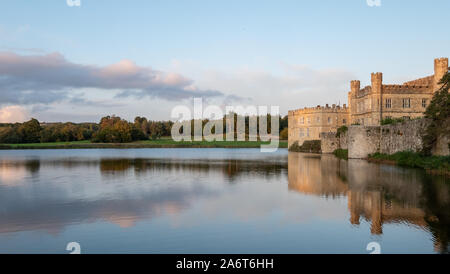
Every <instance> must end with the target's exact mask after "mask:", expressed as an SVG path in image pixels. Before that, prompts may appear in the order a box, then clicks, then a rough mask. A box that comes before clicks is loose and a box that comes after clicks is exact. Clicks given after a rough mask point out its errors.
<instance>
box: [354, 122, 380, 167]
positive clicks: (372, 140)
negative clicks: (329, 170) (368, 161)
mask: <svg viewBox="0 0 450 274" xmlns="http://www.w3.org/2000/svg"><path fill="white" fill-rule="evenodd" d="M379 147H380V127H370V126H350V127H349V128H348V158H353V159H361V158H367V156H368V155H369V154H371V153H375V152H377V151H378V150H379Z"/></svg>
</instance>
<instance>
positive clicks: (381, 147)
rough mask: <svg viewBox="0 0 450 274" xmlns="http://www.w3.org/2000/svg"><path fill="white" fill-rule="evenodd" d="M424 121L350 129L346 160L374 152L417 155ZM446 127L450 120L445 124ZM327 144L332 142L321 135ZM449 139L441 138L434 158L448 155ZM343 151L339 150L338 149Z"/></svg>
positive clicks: (426, 122) (424, 127)
mask: <svg viewBox="0 0 450 274" xmlns="http://www.w3.org/2000/svg"><path fill="white" fill-rule="evenodd" d="M428 123H429V121H428V120H426V119H417V120H411V121H407V122H403V123H398V124H393V125H385V126H351V127H349V130H348V132H347V136H346V137H347V140H348V157H349V158H354V159H361V158H367V157H368V156H369V154H373V153H376V152H380V153H385V154H394V153H397V152H401V151H413V152H420V151H421V150H422V136H423V133H424V131H425V130H426V128H427V126H428ZM444 124H445V125H443V126H446V127H448V126H449V125H450V119H449V120H447V122H446V123H444ZM324 138H325V139H326V140H325V141H324V140H322V143H325V144H326V145H327V144H328V143H329V142H330V140H331V139H328V136H324ZM449 145H450V137H449V136H448V134H447V135H441V136H439V137H438V140H437V144H436V146H435V147H434V148H433V151H432V153H433V155H449V154H450V153H449ZM339 148H342V147H339Z"/></svg>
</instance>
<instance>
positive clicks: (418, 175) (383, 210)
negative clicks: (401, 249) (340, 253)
mask: <svg viewBox="0 0 450 274" xmlns="http://www.w3.org/2000/svg"><path fill="white" fill-rule="evenodd" d="M288 176H289V189H290V190H294V191H298V192H301V193H303V194H308V195H318V196H325V197H332V198H334V197H344V196H346V197H347V201H348V209H349V212H350V223H351V224H353V225H359V224H360V220H361V219H362V218H363V219H365V220H366V221H368V222H371V233H372V234H375V235H379V234H382V233H383V224H387V223H404V224H408V225H413V226H416V227H418V228H421V229H425V230H429V231H430V232H431V233H432V234H433V238H434V243H435V249H436V251H440V252H448V243H449V234H450V233H449V229H450V227H449V224H450V218H449V212H448V211H449V210H448V209H449V208H450V207H449V206H450V195H449V194H450V188H449V187H448V185H447V184H446V183H445V178H441V177H432V176H428V175H426V174H424V172H422V171H420V170H414V169H408V170H405V169H401V168H398V167H393V166H392V167H391V166H381V165H375V164H370V163H368V162H367V161H364V160H351V161H344V160H339V159H337V158H335V157H334V156H331V155H321V156H320V155H310V154H300V153H289V169H288Z"/></svg>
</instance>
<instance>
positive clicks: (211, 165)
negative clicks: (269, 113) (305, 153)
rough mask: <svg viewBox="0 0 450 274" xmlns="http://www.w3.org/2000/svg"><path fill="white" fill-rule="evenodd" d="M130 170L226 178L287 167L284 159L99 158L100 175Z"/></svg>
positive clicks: (274, 172) (270, 173)
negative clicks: (212, 172) (220, 174)
mask: <svg viewBox="0 0 450 274" xmlns="http://www.w3.org/2000/svg"><path fill="white" fill-rule="evenodd" d="M131 169H133V170H134V173H135V174H136V176H146V175H148V173H154V172H166V171H168V172H173V171H183V172H191V173H204V174H207V173H209V172H210V171H215V172H221V173H222V174H224V175H225V177H226V178H228V179H229V180H230V181H233V180H234V179H236V178H237V177H238V176H240V175H250V174H252V173H256V174H258V176H261V174H262V175H264V176H277V175H279V174H281V173H282V172H283V171H285V170H286V169H287V166H286V163H285V162H284V163H280V162H270V161H261V160H257V161H252V160H232V159H230V160H197V159H187V160H170V159H103V160H101V161H100V171H101V172H102V174H103V175H105V176H108V175H110V174H114V175H119V174H125V172H126V171H128V170H131Z"/></svg>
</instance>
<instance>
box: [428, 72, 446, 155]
mask: <svg viewBox="0 0 450 274" xmlns="http://www.w3.org/2000/svg"><path fill="white" fill-rule="evenodd" d="M439 83H440V84H442V87H441V88H440V89H439V90H438V91H437V92H436V93H435V94H434V96H433V99H432V100H431V102H430V104H429V105H428V107H427V110H426V111H425V118H428V119H430V124H429V126H428V127H427V129H426V131H425V134H424V136H423V138H422V139H423V153H424V154H425V155H430V154H431V150H432V148H433V146H434V145H435V144H436V141H437V138H438V136H440V135H442V134H449V133H450V132H449V131H450V129H449V127H450V125H449V124H448V123H449V117H450V95H449V93H448V90H449V87H450V72H447V73H446V74H445V75H444V77H443V78H442V79H441V81H440V82H439Z"/></svg>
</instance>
